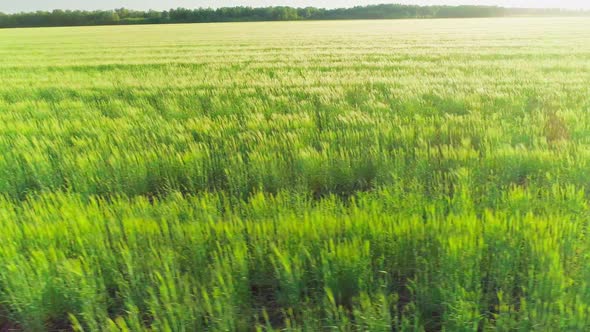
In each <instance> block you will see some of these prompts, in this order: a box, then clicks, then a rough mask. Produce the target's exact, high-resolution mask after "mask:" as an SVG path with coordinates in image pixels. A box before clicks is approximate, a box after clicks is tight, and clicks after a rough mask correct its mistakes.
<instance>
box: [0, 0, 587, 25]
mask: <svg viewBox="0 0 590 332" xmlns="http://www.w3.org/2000/svg"><path fill="white" fill-rule="evenodd" d="M584 14H588V12H583V11H566V10H560V9H522V8H521V9H518V8H503V7H496V6H417V5H399V4H383V5H371V6H357V7H353V8H339V9H324V8H315V7H307V8H293V7H263V8H253V7H226V8H218V9H212V8H197V9H187V8H177V9H170V10H165V11H155V10H149V11H138V10H130V9H125V8H120V9H115V10H95V11H82V10H58V9H56V10H53V11H36V12H28V13H25V12H23V13H15V14H4V13H0V28H17V27H55V26H85V25H124V24H165V23H208V22H249V21H295V20H344V19H403V18H464V17H501V16H518V15H536V16H539V15H584Z"/></svg>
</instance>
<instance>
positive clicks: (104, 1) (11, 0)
mask: <svg viewBox="0 0 590 332" xmlns="http://www.w3.org/2000/svg"><path fill="white" fill-rule="evenodd" d="M393 2H395V3H408V4H420V5H432V4H447V5H458V4H461V5H462V4H472V5H473V4H477V5H498V6H506V7H555V8H585V9H590V0H397V1H394V0H324V1H313V0H0V12H5V13H10V12H18V11H34V10H51V9H56V8H59V9H113V8H120V7H126V8H133V9H160V10H161V9H169V8H176V7H187V8H196V7H224V6H253V7H260V6H274V5H276V6H281V5H283V6H294V7H305V6H314V7H325V8H333V7H351V6H355V5H368V4H379V3H393Z"/></svg>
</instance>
